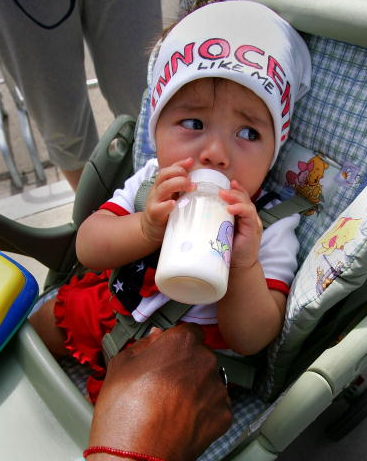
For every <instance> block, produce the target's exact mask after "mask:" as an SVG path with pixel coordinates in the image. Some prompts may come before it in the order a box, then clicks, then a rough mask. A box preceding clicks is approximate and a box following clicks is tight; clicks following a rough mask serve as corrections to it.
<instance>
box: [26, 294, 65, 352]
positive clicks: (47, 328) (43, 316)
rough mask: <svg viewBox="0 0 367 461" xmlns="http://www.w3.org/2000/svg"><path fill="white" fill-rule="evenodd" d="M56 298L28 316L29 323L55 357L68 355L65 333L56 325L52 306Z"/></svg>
mask: <svg viewBox="0 0 367 461" xmlns="http://www.w3.org/2000/svg"><path fill="white" fill-rule="evenodd" d="M55 301H56V298H53V299H50V300H49V301H46V302H45V303H44V304H42V306H41V307H40V308H39V309H38V310H37V311H36V312H35V313H34V314H32V315H31V316H30V318H29V321H30V323H31V325H32V326H33V328H34V329H35V330H36V332H37V333H38V335H39V336H40V337H41V339H42V341H43V342H44V343H45V345H46V346H47V348H48V349H49V350H50V352H51V354H53V355H54V356H55V357H60V356H62V355H66V354H68V351H67V349H66V347H65V345H64V341H65V339H66V336H65V332H64V331H63V330H62V329H61V328H59V327H58V326H57V325H56V319H55V315H54V306H55Z"/></svg>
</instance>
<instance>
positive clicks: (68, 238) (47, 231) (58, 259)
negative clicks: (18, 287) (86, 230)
mask: <svg viewBox="0 0 367 461" xmlns="http://www.w3.org/2000/svg"><path fill="white" fill-rule="evenodd" d="M0 228H1V236H0V248H1V250H3V251H11V252H13V253H17V254H22V255H25V256H30V257H32V258H34V259H37V261H39V262H40V263H42V264H44V265H45V266H46V267H48V268H50V269H53V270H55V271H60V272H63V271H67V270H68V269H70V264H74V262H75V250H74V240H75V235H76V232H75V231H76V228H75V225H74V224H73V223H69V224H64V225H62V226H57V227H49V228H37V227H32V226H28V225H26V224H22V223H19V222H17V221H14V220H12V219H9V218H7V217H6V216H3V215H0ZM70 252H71V253H72V255H70V258H69V253H70ZM71 260H72V263H70V261H71Z"/></svg>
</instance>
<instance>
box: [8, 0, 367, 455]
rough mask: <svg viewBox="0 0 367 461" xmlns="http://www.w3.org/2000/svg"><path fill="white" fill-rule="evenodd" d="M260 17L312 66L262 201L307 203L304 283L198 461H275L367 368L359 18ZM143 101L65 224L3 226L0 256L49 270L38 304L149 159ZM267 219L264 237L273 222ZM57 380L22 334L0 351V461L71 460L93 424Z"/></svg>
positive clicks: (95, 165) (344, 13)
mask: <svg viewBox="0 0 367 461" xmlns="http://www.w3.org/2000/svg"><path fill="white" fill-rule="evenodd" d="M262 3H265V4H267V5H268V6H270V7H272V8H274V9H275V10H276V11H277V12H278V13H279V14H281V15H283V16H284V17H285V19H287V20H288V21H289V22H291V23H292V24H293V26H294V27H296V28H297V29H298V30H300V31H301V32H303V33H304V37H305V40H306V42H307V44H308V46H309V49H310V51H311V56H312V60H313V78H312V87H311V90H310V92H309V93H308V94H307V95H306V96H305V97H304V98H303V99H302V100H301V101H300V102H299V103H298V106H297V109H296V112H295V114H294V118H293V126H292V131H291V137H290V140H289V141H288V142H287V143H286V145H285V146H284V147H283V149H282V151H281V153H280V155H279V158H278V160H277V162H276V165H275V167H274V168H273V169H272V171H271V173H270V174H269V176H268V178H267V180H266V188H267V189H268V190H273V191H274V192H277V193H278V194H279V195H280V196H281V197H282V198H283V199H287V198H289V197H293V196H297V195H301V196H304V197H306V198H307V199H308V200H309V201H311V202H312V204H313V205H314V209H313V210H312V211H311V212H308V213H307V214H306V215H303V216H302V219H301V224H300V226H299V229H298V238H299V240H300V242H301V251H300V254H299V263H300V269H299V271H298V274H297V276H296V279H295V281H294V283H293V285H292V289H291V293H290V295H289V300H288V304H287V312H286V319H285V323H284V327H283V331H282V333H281V334H280V336H279V337H278V338H277V339H276V341H275V342H274V343H273V344H271V345H270V346H269V347H268V349H267V361H266V367H265V369H264V370H262V372H261V373H259V374H258V375H257V376H256V379H255V384H254V387H253V389H252V390H251V391H239V392H238V395H237V396H236V398H235V399H234V401H233V411H234V423H233V425H232V427H231V428H230V429H229V431H228V432H227V433H226V434H224V435H223V436H222V437H221V438H220V439H218V440H217V441H215V442H214V443H213V444H212V445H211V446H210V447H209V448H208V449H207V451H206V452H205V453H204V454H203V455H202V456H201V457H200V458H199V459H200V461H204V460H205V461H209V460H224V459H235V460H243V461H257V460H259V461H268V460H274V459H276V458H277V456H278V454H279V453H281V452H282V451H283V450H284V449H285V448H286V447H287V446H288V445H289V444H290V443H291V442H292V441H293V440H294V439H295V438H296V437H297V436H298V435H299V434H300V433H301V432H302V431H303V430H304V429H305V428H306V427H307V426H308V425H309V424H310V423H311V422H312V421H313V420H314V419H315V418H316V417H317V416H318V415H319V414H320V413H321V412H322V411H323V410H324V409H325V408H327V407H328V406H329V405H330V404H331V402H332V401H333V400H334V399H335V397H336V396H338V395H339V394H340V393H341V392H342V391H343V390H344V389H345V388H346V387H348V386H349V385H350V383H352V382H353V380H354V379H355V378H356V377H357V376H358V375H359V374H360V373H361V372H363V371H364V370H365V369H366V368H367V361H366V358H365V357H366V354H367V335H366V329H367V317H366V313H367V312H366V310H367V309H366V307H367V303H366V301H367V283H366V278H367V265H366V261H367V257H366V251H367V218H366V216H367V214H366V207H367V205H366V204H367V188H366V185H367V160H366V155H365V154H366V151H367V130H366V122H367V87H366V85H365V82H366V79H367V64H366V63H367V38H366V34H365V29H366V26H367V5H364V4H363V2H362V1H357V0H355V1H354V2H351V3H348V5H346V4H342V3H339V4H336V5H334V7H333V10H332V11H330V10H329V9H328V8H327V6H326V4H325V3H324V2H322V1H319V2H315V3H313V4H310V3H308V4H307V6H306V5H303V4H300V3H294V2H293V3H291V2H288V1H287V0H266V1H263V2H262ZM148 78H149V76H148ZM147 100H148V96H147V94H145V95H144V97H143V101H142V110H141V113H140V116H139V119H138V121H137V123H136V125H135V121H134V120H133V119H132V118H131V117H129V116H125V115H123V116H120V117H118V118H117V119H116V120H115V121H114V123H113V124H112V126H111V127H110V128H109V129H108V131H107V132H106V134H105V135H104V136H103V138H102V139H101V141H100V143H99V144H98V146H97V147H96V149H95V151H94V152H93V154H92V157H91V159H90V161H89V162H88V164H87V165H86V167H85V170H84V172H83V176H82V180H81V183H80V186H79V188H78V191H77V194H76V198H75V205H74V209H73V221H72V222H71V223H68V224H65V225H64V226H61V227H59V228H52V229H33V228H29V227H27V226H24V225H20V224H19V223H16V222H14V221H12V220H9V219H7V218H6V217H4V216H1V217H0V218H1V219H0V228H1V232H0V233H1V237H0V248H1V249H2V250H3V251H11V252H14V253H21V254H26V255H28V256H32V257H34V258H36V259H37V260H39V261H40V262H42V263H43V264H45V265H46V266H47V267H49V268H50V272H49V275H48V277H47V280H46V286H45V290H46V292H47V291H48V290H51V289H53V288H54V287H56V286H58V285H60V284H61V283H62V282H64V281H65V280H67V279H68V278H69V277H70V275H71V274H73V273H76V272H77V271H78V270H79V269H80V268H79V266H78V263H77V260H76V256H75V249H74V243H75V234H76V230H77V228H78V226H79V225H80V223H81V222H82V221H83V220H84V219H85V218H86V217H87V216H88V215H89V214H90V213H91V212H92V211H93V210H95V209H97V208H98V206H99V205H100V204H101V203H103V202H104V201H105V200H107V199H108V198H109V197H110V196H111V195H112V192H113V190H114V189H115V188H116V187H118V186H119V187H120V186H121V184H123V182H124V180H125V179H126V178H128V177H129V176H130V175H131V173H132V172H133V170H134V169H136V168H138V167H140V166H141V165H142V164H144V163H145V161H146V160H147V159H148V158H150V156H152V155H153V153H152V152H151V151H150V150H149V148H148V143H147V134H146V122H147V118H148V113H147V107H148V104H147ZM91 190H92V191H93V194H91V193H90V191H91ZM266 219H267V220H268V224H271V222H272V221H273V220H275V219H276V217H272V216H269V215H267V216H266ZM30 304H31V303H30ZM17 326H18V325H17ZM63 366H64V368H65V369H66V370H67V374H66V373H65V372H64V370H63V368H62V367H61V366H60V364H59V363H57V362H56V361H55V360H54V359H53V357H52V356H51V355H50V354H49V352H48V351H47V349H46V348H45V347H44V345H43V343H42V342H41V340H40V338H39V337H38V336H37V335H36V333H35V332H34V330H33V329H32V328H31V326H30V325H29V324H28V323H27V322H25V323H24V324H23V325H22V326H21V327H20V329H19V331H18V332H17V334H15V335H14V336H13V338H12V339H11V340H10V341H9V342H8V344H7V345H6V347H4V349H3V350H2V352H1V355H0V368H1V371H2V374H1V376H2V380H1V385H0V401H1V402H2V405H1V407H0V429H1V433H2V434H6V437H5V438H4V443H2V447H1V450H2V453H1V455H2V456H3V457H4V458H6V459H14V453H17V454H18V453H19V457H24V455H25V454H26V455H27V459H30V457H31V456H33V453H34V459H37V460H43V459H45V460H46V459H49V457H50V456H52V459H55V460H56V459H60V460H65V459H74V458H76V457H78V456H80V453H81V451H82V449H83V448H84V447H85V446H86V445H87V442H88V434H89V425H90V421H91V416H92V407H91V406H90V404H89V403H88V402H87V401H86V400H85V399H84V397H83V395H82V392H80V390H79V389H83V384H82V383H83V378H84V377H85V373H86V372H87V370H85V369H80V367H75V366H74V364H72V363H71V364H70V363H66V364H65V363H64V364H63ZM74 383H75V384H74ZM15 408H16V410H15ZM15 412H17V417H16V421H17V423H16V426H15V427H16V428H17V430H16V431H15V430H14V425H12V424H11V421H12V420H14V419H15V416H14V415H15ZM30 424H31V425H32V429H33V430H32V434H31V435H30V433H29V431H28V430H27V429H28V428H29V425H30ZM19 433H20V434H22V444H21V446H19ZM35 434H36V435H35ZM5 439H6V440H5ZM51 453H52V455H51Z"/></svg>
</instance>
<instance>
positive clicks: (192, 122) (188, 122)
mask: <svg viewBox="0 0 367 461" xmlns="http://www.w3.org/2000/svg"><path fill="white" fill-rule="evenodd" d="M181 125H182V126H183V127H184V128H187V129H188V130H202V129H203V122H202V121H201V120H198V119H197V118H187V119H185V120H182V121H181Z"/></svg>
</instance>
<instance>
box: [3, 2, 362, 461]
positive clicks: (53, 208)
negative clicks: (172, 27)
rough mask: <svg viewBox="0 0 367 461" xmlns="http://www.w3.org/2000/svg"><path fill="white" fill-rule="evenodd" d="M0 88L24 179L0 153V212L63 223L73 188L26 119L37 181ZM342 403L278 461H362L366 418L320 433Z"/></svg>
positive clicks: (95, 98) (98, 101)
mask: <svg viewBox="0 0 367 461" xmlns="http://www.w3.org/2000/svg"><path fill="white" fill-rule="evenodd" d="M175 3H177V0H175V1H172V0H162V6H163V8H164V11H165V12H166V20H167V22H169V21H170V18H171V17H173V15H174V9H175ZM86 72H87V79H88V80H89V81H91V82H94V83H95V74H94V69H93V65H92V62H91V59H90V56H89V54H88V52H87V54H86ZM0 93H1V95H2V99H3V105H4V107H5V109H6V111H7V112H8V120H9V128H10V140H11V145H12V150H13V153H14V161H15V163H16V165H17V168H18V170H19V171H20V172H21V175H22V179H23V182H24V186H23V188H22V189H21V190H20V189H19V188H17V187H15V186H14V184H12V181H11V179H10V177H9V172H8V170H7V166H6V164H5V162H4V160H3V158H2V156H0V213H1V214H4V215H5V216H7V217H9V218H11V219H14V220H16V221H18V222H21V223H25V224H29V225H33V226H37V227H43V226H47V227H50V226H57V225H60V224H65V223H67V222H68V221H70V219H71V213H72V208H73V201H74V193H73V191H72V190H71V188H70V187H69V185H68V183H67V182H66V181H65V180H64V179H63V177H62V174H61V173H60V171H59V170H58V168H57V167H55V166H53V165H52V164H51V163H50V162H49V159H48V155H47V150H46V148H45V146H44V143H43V141H42V138H41V136H40V134H39V132H38V131H37V128H36V127H35V125H34V123H33V122H32V121H31V124H32V130H33V133H34V138H35V143H36V146H37V151H38V155H39V158H40V161H41V163H42V165H43V167H44V172H45V175H46V183H45V184H40V183H39V181H38V180H37V176H36V175H35V172H34V168H33V164H32V162H31V160H30V156H29V153H28V150H27V147H26V145H25V142H24V138H23V137H22V134H21V132H20V125H19V120H18V117H17V110H16V107H15V105H14V103H13V101H12V98H11V96H10V94H9V92H8V91H7V87H6V85H5V83H3V82H2V77H1V74H0ZM89 95H90V100H91V104H92V108H93V111H94V114H95V118H96V122H97V126H98V130H99V133H100V134H102V133H103V132H104V131H105V130H106V128H107V127H108V126H109V124H110V123H111V122H112V121H113V116H112V114H111V112H110V111H109V108H108V106H107V104H106V102H105V100H104V99H103V97H102V95H101V93H100V91H99V88H98V85H96V84H92V85H91V86H90V87H89ZM10 255H11V256H12V257H13V258H14V259H16V260H17V261H19V262H20V263H21V264H23V265H24V266H25V267H26V268H27V269H28V270H29V271H30V272H32V273H33V274H34V276H35V277H36V279H37V281H38V283H39V285H40V287H42V286H43V282H44V280H45V277H46V273H47V268H46V267H44V266H43V265H42V264H40V263H38V262H37V261H35V260H33V259H31V258H27V257H23V256H19V255H13V254H10ZM346 408H347V406H346V402H345V400H344V399H338V400H337V401H336V402H335V403H333V405H331V406H330V407H329V408H328V409H327V410H326V411H325V412H324V413H323V414H322V415H321V416H320V417H319V418H318V419H317V420H316V421H315V422H314V423H313V424H312V425H311V426H309V428H308V429H307V430H306V431H305V432H304V433H303V434H301V435H300V436H299V437H298V438H297V439H296V440H295V441H294V442H293V443H292V444H291V445H290V446H289V447H288V448H287V449H286V450H285V451H284V452H283V453H282V455H281V456H280V457H279V458H278V459H279V460H280V461H306V460H307V461H309V460H311V459H312V460H313V461H329V460H334V461H339V460H340V461H344V460H346V461H364V460H366V461H367V443H366V436H365V434H367V420H364V421H363V422H362V423H361V424H359V425H358V426H357V427H356V428H355V429H353V430H352V431H351V432H350V433H349V434H348V435H347V436H345V437H344V438H342V439H341V440H339V441H333V440H331V439H330V438H328V437H327V435H326V433H325V429H326V428H327V426H328V425H329V424H330V422H332V421H335V419H338V418H340V415H341V414H342V413H343V412H344V411H345V410H346Z"/></svg>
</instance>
